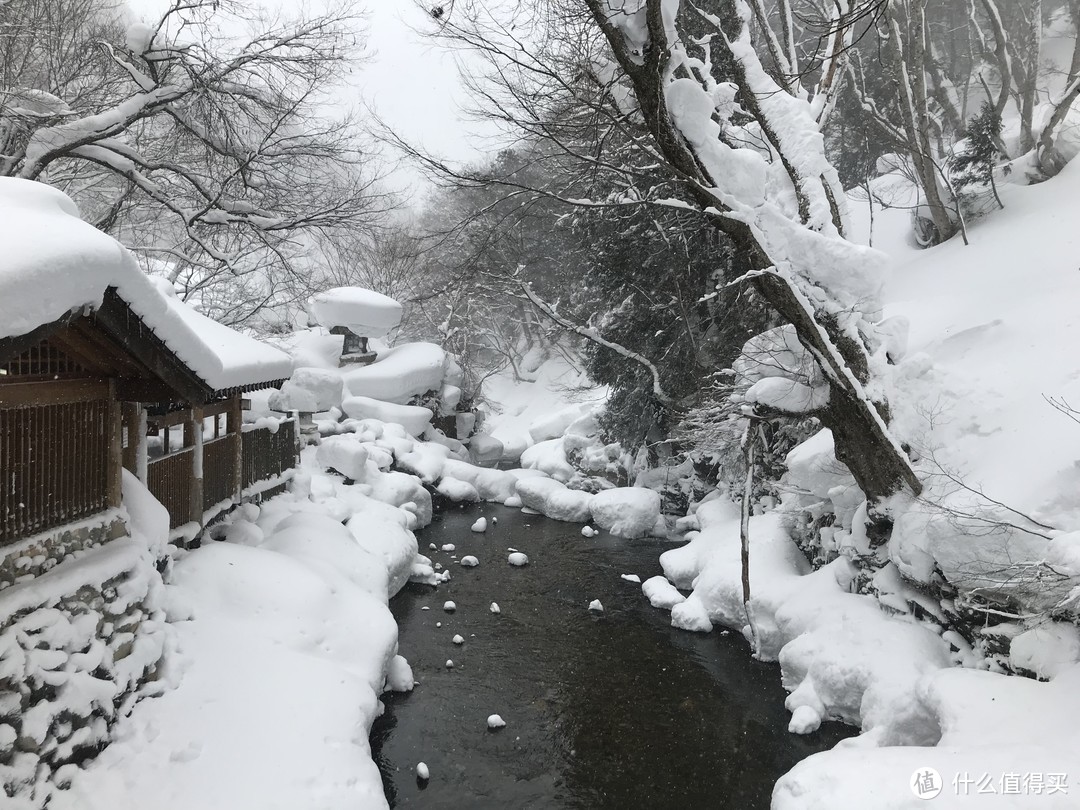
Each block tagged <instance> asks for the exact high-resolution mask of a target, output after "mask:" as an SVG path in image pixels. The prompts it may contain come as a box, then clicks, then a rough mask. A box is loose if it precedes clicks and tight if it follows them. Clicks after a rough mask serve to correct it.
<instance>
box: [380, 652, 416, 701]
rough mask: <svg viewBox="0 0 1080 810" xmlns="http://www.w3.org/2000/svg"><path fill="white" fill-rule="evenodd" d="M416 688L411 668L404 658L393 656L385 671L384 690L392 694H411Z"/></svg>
mask: <svg viewBox="0 0 1080 810" xmlns="http://www.w3.org/2000/svg"><path fill="white" fill-rule="evenodd" d="M414 686H416V681H415V680H414V679H413V671H412V667H410V666H409V662H408V661H406V660H405V657H404V656H401V655H395V656H394V657H393V658H392V659H390V664H389V665H388V666H387V669H386V688H387V689H390V690H392V691H394V692H411V691H412V690H413V687H414Z"/></svg>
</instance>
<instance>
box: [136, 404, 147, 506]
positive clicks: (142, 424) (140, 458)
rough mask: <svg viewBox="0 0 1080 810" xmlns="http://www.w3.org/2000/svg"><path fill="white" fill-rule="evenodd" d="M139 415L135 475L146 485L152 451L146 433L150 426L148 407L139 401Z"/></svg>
mask: <svg viewBox="0 0 1080 810" xmlns="http://www.w3.org/2000/svg"><path fill="white" fill-rule="evenodd" d="M138 416H139V421H138V424H137V425H136V426H135V435H136V436H137V437H138V440H139V441H138V444H136V445H135V475H136V476H138V478H139V480H140V481H142V482H143V485H144V486H145V485H146V482H147V480H148V478H147V472H148V470H147V468H148V465H149V461H150V459H149V455H150V453H149V448H148V447H147V446H146V434H147V428H148V425H147V421H146V408H144V407H143V406H142V403H139V414H138Z"/></svg>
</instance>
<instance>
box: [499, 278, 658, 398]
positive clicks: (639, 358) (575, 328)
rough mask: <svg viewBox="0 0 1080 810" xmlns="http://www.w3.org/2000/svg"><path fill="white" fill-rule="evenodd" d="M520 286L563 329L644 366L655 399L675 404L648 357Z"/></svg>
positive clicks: (529, 288) (523, 283) (524, 283)
mask: <svg viewBox="0 0 1080 810" xmlns="http://www.w3.org/2000/svg"><path fill="white" fill-rule="evenodd" d="M520 287H521V291H522V292H523V293H524V294H525V297H526V298H528V299H529V301H530V302H531V303H532V305H533V306H535V307H536V308H537V309H538V310H540V311H541V312H542V313H544V314H545V315H546V316H547V317H549V318H550V319H551V320H553V321H554V322H555V323H557V324H558V325H559V326H561V327H563V328H564V329H569V330H570V331H571V332H573V333H574V334H577V335H581V336H582V337H583V338H585V339H586V340H589V341H592V342H593V343H595V344H597V345H598V346H603V347H605V348H607V349H611V350H612V351H613V352H615V353H616V354H618V355H620V356H622V357H625V358H626V359H627V360H632V361H633V362H635V363H637V364H639V365H641V366H644V367H645V369H647V370H648V372H649V374H650V375H651V376H652V392H653V396H654V397H656V399H657V401H658V402H660V403H661V404H662V405H666V406H668V407H672V406H674V405H675V400H674V399H673V398H672V397H671V396H669V395H668V394H667V392H666V391H664V386H663V385H662V384H661V382H660V372H659V370H658V369H657V368H656V366H655V365H654V364H653V362H652V361H651V360H649V358H647V357H645V356H644V355H642V354H639V353H638V352H635V351H632V350H630V349H628V348H626V347H625V346H621V345H619V344H618V343H614V342H612V341H610V340H608V339H607V338H605V337H603V336H602V335H601V334H600V332H599V331H597V330H596V329H595V328H593V327H588V326H582V325H581V324H577V323H574V322H573V321H570V320H568V319H567V318H564V317H563V316H562V315H560V314H559V313H558V312H556V311H555V308H554V307H553V306H552V305H551V304H549V303H548V302H547V301H544V300H543V299H542V298H540V296H538V295H537V294H536V293H535V292H533V289H532V287H531V286H530V285H529V284H528V283H526V282H522V283H521V284H520Z"/></svg>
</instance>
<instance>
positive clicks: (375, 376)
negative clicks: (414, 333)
mask: <svg viewBox="0 0 1080 810" xmlns="http://www.w3.org/2000/svg"><path fill="white" fill-rule="evenodd" d="M446 363H447V358H446V352H444V351H443V350H442V348H441V347H439V346H436V345H435V344H434V343H402V344H401V345H399V346H395V347H394V348H392V349H387V350H386V351H385V352H380V353H379V356H378V358H377V359H376V360H375V362H374V363H370V364H369V365H366V366H361V365H357V366H354V367H351V368H350V367H346V368H345V369H343V370H342V376H343V377H344V379H345V387H346V388H348V389H349V392H350V393H351V394H352V395H353V396H356V397H369V398H371V399H377V400H382V401H383V402H391V403H394V404H396V405H405V404H406V403H408V401H409V400H410V399H412V398H413V397H414V396H417V395H419V394H424V393H426V392H428V391H439V390H440V389H441V388H442V385H443V377H444V376H445V374H446ZM387 421H394V420H387ZM411 432H412V431H410V433H411ZM414 435H418V434H414Z"/></svg>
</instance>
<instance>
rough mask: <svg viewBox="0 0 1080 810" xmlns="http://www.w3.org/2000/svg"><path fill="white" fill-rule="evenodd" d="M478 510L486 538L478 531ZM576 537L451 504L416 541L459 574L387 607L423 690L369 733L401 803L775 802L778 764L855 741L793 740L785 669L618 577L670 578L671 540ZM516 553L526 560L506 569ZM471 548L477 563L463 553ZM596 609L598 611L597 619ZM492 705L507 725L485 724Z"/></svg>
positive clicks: (823, 734) (570, 530)
mask: <svg viewBox="0 0 1080 810" xmlns="http://www.w3.org/2000/svg"><path fill="white" fill-rule="evenodd" d="M481 515H484V516H487V518H488V520H489V527H488V530H487V532H486V533H485V534H479V533H476V532H472V531H471V530H470V526H471V525H472V523H473V522H474V521H475V520H476V519H477V518H478V517H480V516H481ZM492 517H496V518H497V519H498V522H497V523H494V524H491V523H490V521H491V518H492ZM580 532H581V526H580V525H578V524H575V523H561V522H559V521H555V520H550V519H548V518H545V517H543V516H540V515H527V514H524V513H522V512H521V511H520V510H517V509H508V508H506V507H502V506H494V505H489V504H482V505H472V506H468V507H465V508H458V507H452V508H450V509H449V510H447V511H445V512H443V513H441V514H438V515H437V516H436V518H435V520H434V521H433V522H432V524H431V525H430V526H429V527H427V528H426V529H424V530H423V531H422V532H419V540H420V547H421V553H423V554H427V555H428V556H430V557H431V558H432V561H433V562H440V563H442V564H443V565H444V566H446V567H447V568H449V569H450V572H451V579H450V581H449V582H447V583H444V584H443V585H441V586H439V587H438V588H431V587H428V586H422V585H413V584H410V585H407V586H406V587H405V589H404V590H402V591H401V593H400V594H398V595H397V596H396V597H394V599H393V600H391V609H392V610H393V613H394V617H395V618H396V619H397V622H398V626H399V628H400V649H401V653H402V654H403V655H404V656H405V657H406V658H408V659H409V662H410V664H411V665H412V668H413V674H414V677H415V678H416V680H417V681H418V682H419V683H418V685H417V686H416V688H415V689H414V690H413V691H412V692H411V693H407V694H394V693H387V694H385V695H384V696H383V700H384V702H385V703H386V712H385V714H384V715H383V716H382V717H381V718H379V719H378V720H377V721H376V723H375V726H374V728H373V729H372V734H371V742H372V748H373V753H374V757H375V761H376V762H377V763H379V767H380V769H381V771H382V776H383V784H384V788H385V791H386V796H387V799H388V800H389V802H390V806H391V807H398V808H404V807H408V808H414V807H415V808H447V809H448V810H449V808H454V810H471V808H500V810H518V809H519V808H552V809H553V810H555V809H557V808H581V809H582V810H603V809H605V808H611V810H615V808H618V809H619V810H633V809H635V808H679V810H695V809H696V808H723V809H725V810H726V809H727V808H731V809H732V810H758V809H759V808H760V809H761V810H765V808H768V806H769V798H770V795H771V793H772V786H773V783H774V782H775V781H776V780H777V779H778V778H779V777H780V776H781V775H782V774H783V773H784V772H786V771H787V770H789V769H790V768H791V767H792V766H793V765H795V763H796V762H798V761H799V760H801V759H803V758H805V757H807V756H809V755H810V754H813V753H815V752H817V751H821V750H824V749H827V748H831V747H832V746H833V745H835V744H836V743H837V742H838V741H839V740H841V739H843V738H844V737H849V736H852V735H853V734H855V729H853V728H850V727H847V726H843V725H840V724H837V723H826V724H824V725H823V726H822V728H821V729H820V730H819V731H817V732H816V733H814V734H812V735H809V736H805V737H803V736H798V735H795V734H789V733H788V731H787V723H788V712H787V711H786V710H785V709H784V698H785V696H786V693H785V691H784V689H783V688H782V687H781V685H780V672H779V667H778V666H777V665H776V664H769V663H762V662H760V661H755V660H754V659H753V658H751V657H750V655H749V651H748V647H747V644H746V642H745V641H744V640H743V639H742V638H741V637H739V636H738V635H737V634H733V633H722V632H721V631H714V632H713V633H710V634H698V633H687V632H684V631H680V630H676V629H674V628H672V627H671V626H670V624H669V614H668V613H667V612H666V611H662V610H656V609H654V608H653V607H651V606H650V605H649V602H648V600H647V599H645V597H644V596H643V595H642V592H641V586H640V585H638V584H636V583H634V582H629V581H626V580H623V579H622V578H621V577H620V574H637V575H638V576H640V578H641V580H642V581H645V580H646V579H647V578H648V577H651V576H653V575H655V574H658V573H661V571H660V564H659V561H658V558H659V555H660V554H661V553H662V552H663V551H664V550H665V549H667V548H670V547H671V545H670V543H666V542H664V541H660V540H655V539H644V540H624V539H620V538H615V537H611V536H610V535H608V534H606V533H601V534H599V535H598V536H596V537H594V538H585V537H583V536H582V535H581V533H580ZM429 543H435V544H436V545H437V546H440V547H441V546H442V545H443V544H446V543H453V544H454V545H455V546H456V550H455V551H454V552H443V551H437V552H436V551H431V550H430V549H428V544H429ZM510 547H512V548H514V549H517V550H520V551H523V552H525V553H526V554H528V556H529V560H530V564H529V565H527V566H525V567H522V568H515V567H513V566H511V565H509V564H508V563H507V554H508V548H510ZM466 554H472V555H475V556H476V557H478V558H479V560H480V565H479V566H478V567H476V568H464V567H462V566H460V565H458V564H457V561H456V560H455V559H451V555H454V556H456V558H457V559H460V558H461V557H462V556H463V555H466ZM593 599H599V600H600V601H601V603H602V604H603V606H604V612H603V613H595V612H592V611H590V610H588V605H589V603H590V601H592V600H593ZM446 600H453V601H454V602H456V604H457V610H456V611H455V612H453V613H447V612H445V611H444V610H443V603H444V602H445V601H446ZM491 602H497V603H498V605H499V607H500V609H501V613H499V614H498V615H495V614H493V613H491V612H490V610H489V605H490V604H491ZM425 607H427V608H428V609H427V610H424V608H425ZM439 622H441V624H442V626H441V627H437V626H436V623H439ZM455 634H460V635H461V636H463V637H464V639H465V643H464V644H463V645H461V646H458V645H456V644H454V643H453V642H452V638H453V637H454V635H455ZM447 659H452V660H453V662H454V666H453V668H452V669H447V667H446V666H445V664H446V661H447ZM494 713H497V714H499V715H501V716H502V717H503V718H504V719H505V721H506V727H505V728H502V729H499V730H497V731H489V730H488V728H487V717H488V715H490V714H494ZM421 761H422V762H425V763H426V764H427V765H428V767H429V768H430V772H431V777H430V780H429V781H427V782H422V781H420V780H418V779H417V777H416V773H415V766H416V764H417V763H418V762H421Z"/></svg>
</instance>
